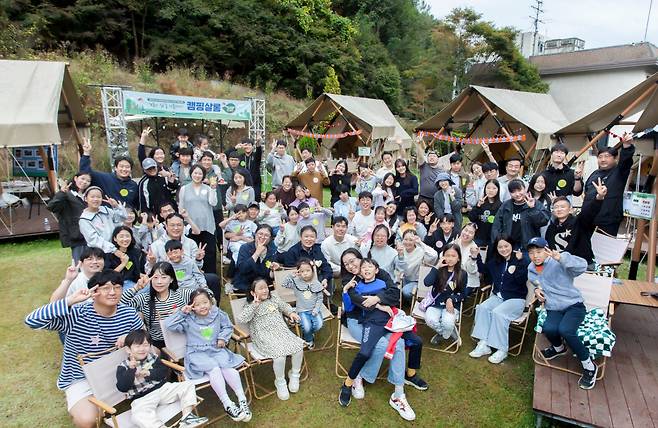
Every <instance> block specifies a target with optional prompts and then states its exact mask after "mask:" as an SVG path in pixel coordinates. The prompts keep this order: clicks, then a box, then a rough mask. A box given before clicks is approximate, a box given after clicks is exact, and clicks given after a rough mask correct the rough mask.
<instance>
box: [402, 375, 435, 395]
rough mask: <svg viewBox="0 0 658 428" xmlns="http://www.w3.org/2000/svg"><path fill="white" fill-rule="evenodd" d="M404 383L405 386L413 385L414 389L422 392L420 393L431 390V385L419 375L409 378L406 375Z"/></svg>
mask: <svg viewBox="0 0 658 428" xmlns="http://www.w3.org/2000/svg"><path fill="white" fill-rule="evenodd" d="M404 383H405V385H411V386H413V387H414V388H416V389H418V390H420V391H426V390H427V388H429V385H428V384H427V382H425V381H424V380H423V379H422V378H421V377H420V376H418V373H416V374H414V375H413V376H411V377H409V376H407V375H406V374H405V375H404Z"/></svg>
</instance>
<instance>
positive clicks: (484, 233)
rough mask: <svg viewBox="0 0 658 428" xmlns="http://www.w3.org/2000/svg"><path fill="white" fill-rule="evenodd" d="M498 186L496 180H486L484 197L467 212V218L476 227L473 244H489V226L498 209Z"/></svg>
mask: <svg viewBox="0 0 658 428" xmlns="http://www.w3.org/2000/svg"><path fill="white" fill-rule="evenodd" d="M500 204H501V202H500V184H499V183H498V180H496V179H493V180H487V183H486V184H485V185H484V196H483V197H482V198H480V199H479V200H478V201H477V204H475V205H474V206H473V209H472V210H471V211H469V213H468V218H469V220H471V221H472V222H473V223H475V224H476V225H477V232H476V233H475V242H476V243H477V244H478V245H480V246H483V247H484V246H489V245H490V244H491V226H492V225H493V222H494V219H495V218H496V213H497V212H498V208H500Z"/></svg>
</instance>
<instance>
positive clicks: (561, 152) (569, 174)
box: [543, 143, 583, 196]
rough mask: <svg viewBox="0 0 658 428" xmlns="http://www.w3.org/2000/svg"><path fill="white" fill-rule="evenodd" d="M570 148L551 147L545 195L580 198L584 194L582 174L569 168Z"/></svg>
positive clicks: (546, 171)
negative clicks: (568, 155)
mask: <svg viewBox="0 0 658 428" xmlns="http://www.w3.org/2000/svg"><path fill="white" fill-rule="evenodd" d="M567 154H569V148H568V147H567V146H566V145H564V144H562V143H557V144H556V145H554V146H553V147H551V161H550V163H549V165H548V166H547V167H546V170H545V171H544V174H543V175H544V180H545V181H546V189H545V190H544V193H545V194H549V193H555V196H571V195H575V196H578V195H580V194H581V193H582V192H583V177H582V172H581V173H580V174H578V175H576V174H575V173H574V171H573V170H572V169H571V168H569V166H568V164H567V162H566V159H567Z"/></svg>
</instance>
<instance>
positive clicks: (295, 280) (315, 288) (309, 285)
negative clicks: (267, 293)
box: [281, 275, 324, 315]
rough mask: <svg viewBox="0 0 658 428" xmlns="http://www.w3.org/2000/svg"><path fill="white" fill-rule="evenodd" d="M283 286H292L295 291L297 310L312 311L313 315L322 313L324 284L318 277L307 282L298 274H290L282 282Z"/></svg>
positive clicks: (298, 311)
mask: <svg viewBox="0 0 658 428" xmlns="http://www.w3.org/2000/svg"><path fill="white" fill-rule="evenodd" d="M281 286H282V287H285V288H290V289H292V291H293V292H294V293H295V299H296V300H297V303H296V304H295V310H296V311H297V313H300V312H311V313H312V314H313V315H317V314H319V313H320V308H321V307H322V290H323V289H324V288H323V287H322V284H320V281H318V280H317V278H314V279H313V280H312V281H311V282H305V281H304V280H303V279H301V278H300V277H298V276H296V275H289V276H288V278H286V279H285V280H284V281H283V284H281Z"/></svg>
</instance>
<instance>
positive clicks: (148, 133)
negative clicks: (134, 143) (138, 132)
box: [139, 126, 153, 144]
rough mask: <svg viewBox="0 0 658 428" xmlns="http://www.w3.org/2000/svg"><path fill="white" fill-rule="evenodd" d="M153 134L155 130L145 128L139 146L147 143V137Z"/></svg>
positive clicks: (148, 127)
mask: <svg viewBox="0 0 658 428" xmlns="http://www.w3.org/2000/svg"><path fill="white" fill-rule="evenodd" d="M151 132H153V130H152V129H151V127H150V126H147V127H146V128H144V130H143V131H142V136H141V138H140V139H139V144H144V142H145V141H146V137H148V136H149V135H150V134H151Z"/></svg>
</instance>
